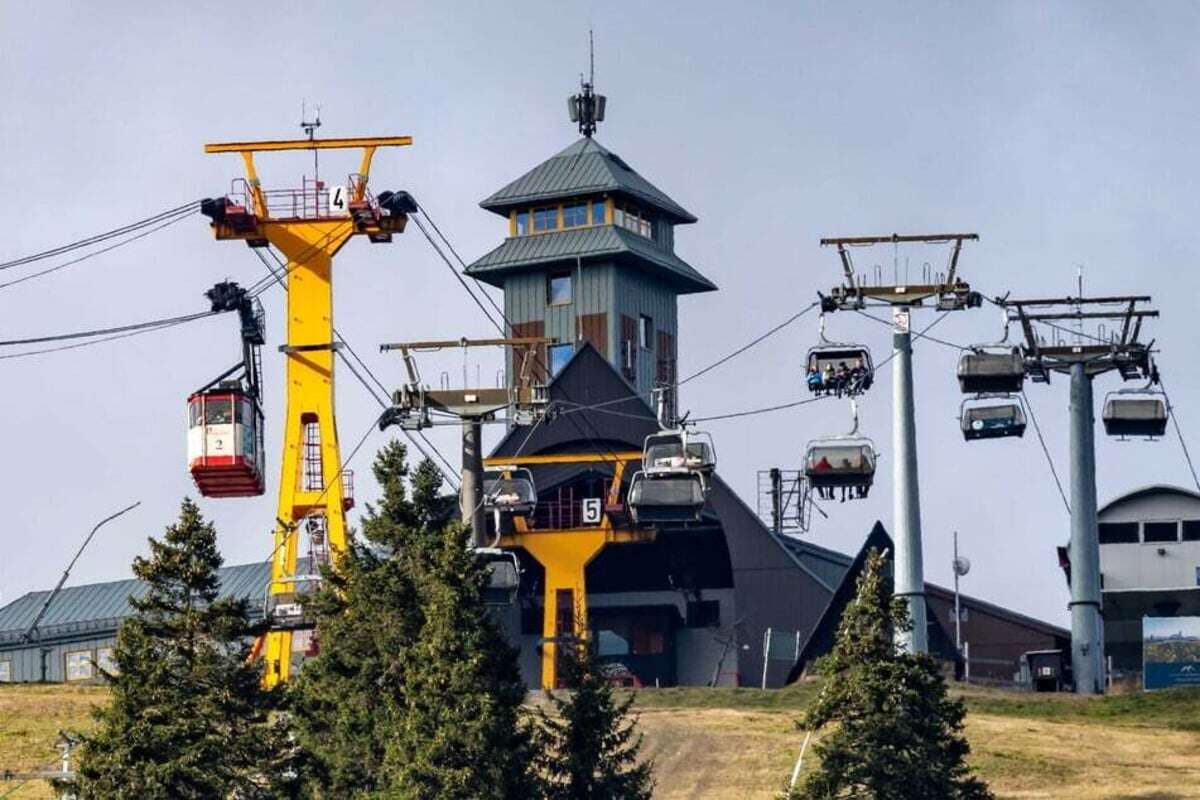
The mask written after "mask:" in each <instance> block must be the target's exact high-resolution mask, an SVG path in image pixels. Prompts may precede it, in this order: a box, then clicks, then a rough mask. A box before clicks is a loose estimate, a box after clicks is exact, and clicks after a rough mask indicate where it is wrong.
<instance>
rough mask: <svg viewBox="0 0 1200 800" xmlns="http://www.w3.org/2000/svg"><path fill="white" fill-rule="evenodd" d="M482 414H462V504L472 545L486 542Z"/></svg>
mask: <svg viewBox="0 0 1200 800" xmlns="http://www.w3.org/2000/svg"><path fill="white" fill-rule="evenodd" d="M482 448H483V418H482V417H463V421H462V486H461V487H460V492H461V493H460V495H459V507H460V508H461V509H462V519H463V522H464V523H469V524H470V526H471V546H472V547H486V546H487V516H486V512H485V511H484V508H483V452H482Z"/></svg>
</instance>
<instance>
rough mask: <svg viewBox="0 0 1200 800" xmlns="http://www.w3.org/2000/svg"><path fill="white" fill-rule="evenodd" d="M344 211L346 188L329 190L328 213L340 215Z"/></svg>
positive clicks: (337, 187)
mask: <svg viewBox="0 0 1200 800" xmlns="http://www.w3.org/2000/svg"><path fill="white" fill-rule="evenodd" d="M345 211H346V187H345V186H334V187H333V188H332V189H330V190H329V213H330V214H342V213H345Z"/></svg>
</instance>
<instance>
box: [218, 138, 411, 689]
mask: <svg viewBox="0 0 1200 800" xmlns="http://www.w3.org/2000/svg"><path fill="white" fill-rule="evenodd" d="M410 144H412V138H411V137H408V136H382V137H379V136H376V137H363V138H353V139H294V140H281V141H268V142H226V143H222V144H207V145H205V146H204V152H206V153H239V154H240V155H241V156H242V161H243V163H244V166H245V169H246V182H247V184H248V186H249V189H250V194H251V206H252V207H253V214H252V215H251V216H249V217H247V215H246V211H245V210H244V209H243V210H242V211H241V212H240V216H235V214H234V212H233V211H230V212H229V214H228V216H227V214H226V212H227V210H229V209H230V205H229V204H228V203H225V204H220V205H218V204H215V203H214V205H213V209H212V211H211V213H210V211H205V212H204V213H205V214H208V215H209V216H210V217H211V218H212V220H213V222H212V228H213V231H214V233H215V234H216V237H217V238H218V239H225V240H235V241H237V240H240V241H246V242H247V243H249V244H250V245H251V246H252V247H256V246H261V245H262V243H263V241H264V240H265V241H266V242H270V244H272V245H274V246H275V247H276V248H277V249H278V250H279V251H280V252H282V253H283V254H284V255H285V256H286V257H287V259H288V264H287V275H286V278H285V280H286V285H287V290H288V296H287V345H286V346H284V347H283V348H281V349H282V350H283V352H284V353H285V355H286V357H287V391H286V395H287V409H286V412H285V417H284V428H283V458H282V459H281V463H280V480H279V507H278V513H277V515H276V519H277V526H276V528H275V550H274V551H273V555H272V558H271V585H270V588H269V589H268V593H269V595H271V596H273V597H275V596H279V595H295V594H296V593H297V591H298V590H300V589H302V588H303V587H301V586H299V585H298V583H300V581H298V580H297V578H298V577H299V576H297V551H298V549H299V548H298V544H299V538H300V529H301V526H302V525H304V521H305V519H306V518H319V519H320V520H321V522H322V523H323V527H324V536H325V542H324V548H325V549H326V551H327V552H328V554H329V559H330V562H331V563H332V564H333V566H334V567H335V568H336V567H337V561H338V558H339V557H340V555H341V553H343V552H344V551H345V549H346V512H345V503H344V497H343V487H342V476H341V464H342V459H341V454H340V452H339V451H338V438H337V425H336V422H335V418H334V408H333V358H334V349H335V347H336V345H335V343H334V341H333V257H334V256H335V255H337V253H338V251H339V250H341V249H342V246H343V245H345V244H346V242H347V241H348V240H349V239H350V237H351V236H354V235H356V234H363V235H366V236H369V237H371V239H372V241H383V242H387V241H391V236H392V234H394V233H403V232H404V228H405V225H406V223H407V221H408V216H407V212H406V211H404V210H402V209H399V210H392V211H386V212H385V211H384V210H383V209H380V208H378V206H377V205H374V200H372V201H371V204H369V205H367V206H366V207H362V206H361V205H360V206H359V207H358V208H357V209H356V208H355V207H354V205H356V204H361V203H362V201H363V200H364V199H365V198H367V180H368V176H369V173H370V171H371V162H372V160H373V159H374V156H375V151H376V149H377V148H380V147H403V146H406V145H410ZM347 148H362V156H361V158H360V160H359V174H358V175H357V176H354V177H352V178H351V185H350V186H349V189H350V191H351V198H352V205H351V207H350V208H347V207H345V206H342V207H340V208H333V207H331V208H328V209H326V208H321V207H319V206H320V203H321V197H322V196H321V193H320V191H319V190H313V191H314V194H312V196H311V199H312V201H313V203H312V205H311V206H310V205H309V204H308V203H307V201H301V202H300V203H299V204H297V202H296V200H297V196H298V195H297V192H294V191H293V192H290V193H288V194H285V195H284V202H283V203H281V204H279V205H280V208H279V213H280V214H281V216H273V214H272V209H271V208H270V204H269V203H268V199H269V196H270V195H269V193H267V192H265V191H264V190H263V188H262V186H261V184H260V182H259V178H258V172H257V170H256V168H255V166H254V154H255V153H264V152H280V151H295V150H341V149H347ZM306 191H307V190H306ZM289 197H290V199H291V202H290V203H289V202H288V198H289ZM202 210H203V209H202ZM287 214H290V216H287ZM310 433H311V434H315V435H314V437H313V438H314V439H315V440H319V446H318V445H316V442H315V441H314V449H317V450H318V452H319V454H320V456H319V461H320V468H319V470H316V471H315V473H314V471H312V470H307V471H306V469H305V466H306V463H305V455H306V454H305V452H304V450H305V443H306V440H307V438H308V435H309V434H310ZM317 569H319V565H313V566H312V567H311V568H310V570H309V572H310V573H312V572H316V571H317ZM265 640H266V641H265V647H260V646H261V645H262V644H263V642H262V640H260V641H259V642H256V643H255V652H256V653H258V652H260V651H261V650H262V649H265V651H266V659H267V665H266V672H265V676H264V681H265V683H266V684H267V685H268V686H274V685H276V684H278V683H280V682H282V681H286V680H287V679H288V677H289V676H290V673H291V668H292V663H291V662H292V632H291V631H290V630H271V631H269V632H268V633H267V634H266V636H265Z"/></svg>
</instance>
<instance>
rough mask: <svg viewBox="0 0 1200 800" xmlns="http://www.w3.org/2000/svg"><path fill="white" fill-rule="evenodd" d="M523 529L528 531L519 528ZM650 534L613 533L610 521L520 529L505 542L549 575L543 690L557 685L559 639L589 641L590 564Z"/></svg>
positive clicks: (616, 531)
mask: <svg viewBox="0 0 1200 800" xmlns="http://www.w3.org/2000/svg"><path fill="white" fill-rule="evenodd" d="M521 527H522V528H524V526H521ZM654 535H655V534H654V531H652V530H630V529H621V528H617V529H614V528H612V527H611V525H610V523H609V522H608V520H607V518H606V519H605V522H604V524H603V525H601V526H600V527H598V528H572V529H568V530H530V529H524V530H518V532H517V533H516V534H514V535H512V536H506V537H504V538H503V540H502V541H501V545H502V546H503V547H508V548H512V547H523V548H525V550H526V551H527V552H528V553H529V554H530V555H531V556H533V557H534V558H535V559H536V560H537V562H538V563H539V564H541V565H542V567H543V568H544V569H545V570H546V578H545V584H546V589H545V594H544V601H543V609H544V617H543V619H542V639H543V642H542V688H543V689H557V688H560V687H559V686H558V640H560V639H562V638H564V637H568V636H573V637H575V638H577V639H586V638H587V637H588V629H587V618H588V614H587V565H588V564H590V563H591V562H592V559H594V558H595V557H596V556H597V555H599V554H600V551H601V550H603V549H604V546H605V545H607V544H617V543H626V542H648V541H651V540H653V539H654Z"/></svg>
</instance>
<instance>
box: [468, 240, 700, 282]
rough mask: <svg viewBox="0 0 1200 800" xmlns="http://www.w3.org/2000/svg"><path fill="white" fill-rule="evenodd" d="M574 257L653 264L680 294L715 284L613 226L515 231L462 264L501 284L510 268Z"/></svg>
mask: <svg viewBox="0 0 1200 800" xmlns="http://www.w3.org/2000/svg"><path fill="white" fill-rule="evenodd" d="M576 258H581V259H585V260H586V259H592V258H614V259H616V260H619V261H622V262H624V263H628V264H632V265H634V266H635V267H641V268H643V269H646V268H650V267H657V268H658V269H655V270H653V271H654V274H655V275H656V276H657V277H660V278H664V279H666V280H667V281H668V282H669V283H671V285H672V286H673V287H674V288H675V290H676V291H677V292H679V293H680V294H692V293H695V292H711V291H714V290H715V289H716V288H717V287H716V284H714V283H713V282H712V281H710V280H709V279H708V278H706V277H704V276H703V275H701V274H700V273H699V272H697V271H696V270H695V268H693V267H692V266H691V265H690V264H688V263H687V262H686V261H684V260H683V259H682V258H680V257H679V256H677V255H675V254H674V253H672V252H670V251H669V250H666V249H664V248H663V247H661V246H660V245H658V244H657V243H656V242H654V241H652V240H650V239H647V238H646V237H644V236H639V235H638V234H636V233H634V232H633V231H628V230H625V229H624V228H618V227H616V226H614V225H598V226H593V227H588V228H575V229H570V230H564V231H554V232H551V233H539V234H537V235H536V236H514V237H512V238H509V239H505V240H504V243H503V244H501V245H500V246H499V247H497V248H496V249H495V250H492V251H491V252H490V253H487V254H486V255H484V256H483V257H482V258H480V259H478V260H477V261H476V262H475V263H473V264H471V265H470V266H469V267H467V269H466V273H467V274H468V275H470V276H471V277H473V278H478V279H479V280H481V281H483V282H484V283H489V284H491V285H492V286H495V287H497V288H503V287H504V280H503V276H504V275H506V274H508V273H510V272H513V271H515V270H521V269H525V268H527V267H532V266H539V265H543V264H552V263H555V262H558V261H569V262H571V263H574V261H575V259H576Z"/></svg>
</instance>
